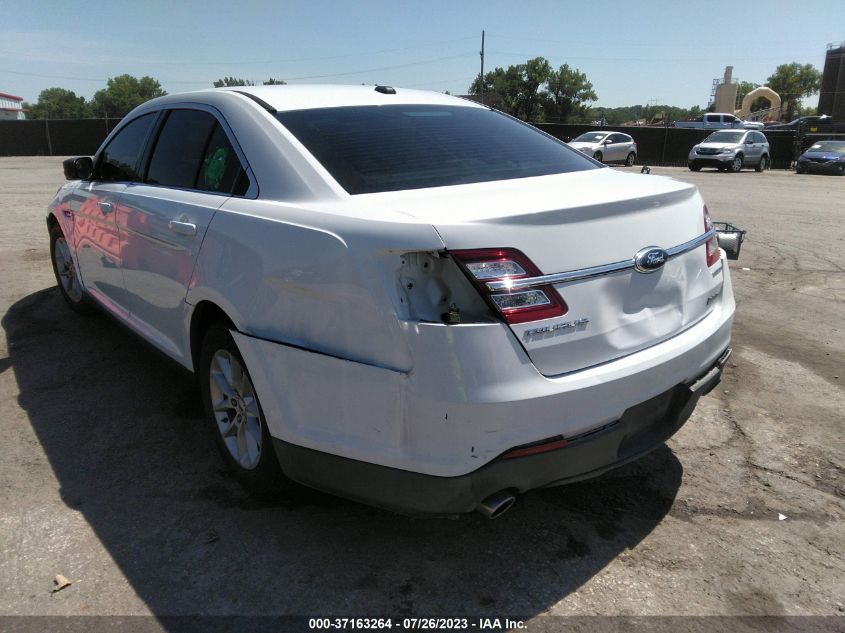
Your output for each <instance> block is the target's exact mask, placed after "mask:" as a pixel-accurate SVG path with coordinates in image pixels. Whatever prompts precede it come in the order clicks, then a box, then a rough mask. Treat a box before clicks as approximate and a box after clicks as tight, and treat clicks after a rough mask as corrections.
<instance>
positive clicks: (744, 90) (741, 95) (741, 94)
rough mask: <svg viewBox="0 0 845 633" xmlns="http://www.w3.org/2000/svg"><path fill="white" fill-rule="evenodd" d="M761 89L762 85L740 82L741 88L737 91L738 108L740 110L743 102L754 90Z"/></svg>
mask: <svg viewBox="0 0 845 633" xmlns="http://www.w3.org/2000/svg"><path fill="white" fill-rule="evenodd" d="M759 87H760V84H755V83H754V82H752V81H740V82H739V88H738V89H737V91H736V107H737V109H739V108H740V107H741V106H742V100H743V99H745V95H747V94H748V93H749V92H751V91H752V90H755V89H757V88H759Z"/></svg>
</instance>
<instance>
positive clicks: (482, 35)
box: [479, 30, 484, 105]
mask: <svg viewBox="0 0 845 633" xmlns="http://www.w3.org/2000/svg"><path fill="white" fill-rule="evenodd" d="M480 55H481V81H480V82H479V85H480V86H481V88H480V90H479V94H480V96H481V105H484V31H483V30H482V31H481V53H480Z"/></svg>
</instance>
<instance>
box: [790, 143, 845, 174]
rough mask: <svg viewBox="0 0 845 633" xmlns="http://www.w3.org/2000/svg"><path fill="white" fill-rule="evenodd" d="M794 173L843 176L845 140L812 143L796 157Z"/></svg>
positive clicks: (844, 168) (844, 171)
mask: <svg viewBox="0 0 845 633" xmlns="http://www.w3.org/2000/svg"><path fill="white" fill-rule="evenodd" d="M795 171H796V172H798V173H799V174H803V173H805V172H808V171H820V172H827V173H831V174H838V175H840V176H841V175H842V174H845V140H843V141H818V142H817V143H813V144H812V145H811V146H810V147H809V148H808V149H807V151H806V152H804V153H803V154H801V156H799V157H798V163H797V164H796V165H795Z"/></svg>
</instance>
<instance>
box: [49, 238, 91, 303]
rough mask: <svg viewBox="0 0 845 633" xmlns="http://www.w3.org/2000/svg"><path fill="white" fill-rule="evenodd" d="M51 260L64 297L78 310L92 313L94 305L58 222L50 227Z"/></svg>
mask: <svg viewBox="0 0 845 633" xmlns="http://www.w3.org/2000/svg"><path fill="white" fill-rule="evenodd" d="M50 260H51V261H52V263H53V273H54V274H55V275H56V283H57V284H58V286H59V292H60V293H61V295H62V298H63V299H64V300H65V301H66V302H67V304H68V305H69V306H70V307H71V309H73V310H75V311H76V312H79V313H80V314H92V313H93V312H94V307H93V306H92V305H91V304H90V303H89V302H88V299H87V297H86V296H85V292H84V291H83V290H82V284H81V283H80V280H79V272H78V271H77V269H76V263H75V262H74V260H73V255H72V254H71V251H70V245H69V244H68V243H67V239H65V234H64V233H63V232H62V227H60V226H59V224H58V223H56V224H54V225H53V226H51V227H50Z"/></svg>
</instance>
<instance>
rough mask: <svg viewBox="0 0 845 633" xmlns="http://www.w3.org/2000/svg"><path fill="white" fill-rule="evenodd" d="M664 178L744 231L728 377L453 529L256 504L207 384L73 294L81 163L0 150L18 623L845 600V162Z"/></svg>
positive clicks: (322, 499) (543, 611) (0, 466)
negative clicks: (64, 199)
mask: <svg viewBox="0 0 845 633" xmlns="http://www.w3.org/2000/svg"><path fill="white" fill-rule="evenodd" d="M623 169H624V168H623ZM631 171H638V168H636V167H635V168H633V169H632V170H631ZM656 175H668V176H672V177H675V178H679V179H681V180H685V181H688V182H692V183H694V184H696V185H698V187H699V188H700V189H701V192H702V195H703V196H704V199H705V201H706V202H707V204H708V207H709V209H710V212H711V215H712V216H713V218H714V220H728V221H732V222H734V223H735V224H737V225H739V226H741V227H742V228H744V229H746V230H747V231H748V239H747V241H746V243H745V244H744V245H743V248H742V254H741V257H740V260H739V261H738V262H732V263H731V272H732V275H733V280H734V291H735V294H736V299H737V317H736V322H735V329H734V355H733V357H732V358H731V361H730V363H729V365H728V367H727V371H726V373H725V377H724V379H723V382H722V384H721V385H720V386H719V387H718V388H717V389H716V390H715V391H714V392H713V393H712V394H711V395H709V396H708V397H706V398H704V399H702V401H701V402H700V404H699V406H698V409H697V410H696V412H695V413H694V415H693V417H692V418H691V420H690V421H689V422H688V423H687V425H686V426H685V427H684V428H683V429H682V430H681V431H680V432H679V433H678V435H676V436H675V437H674V438H673V439H672V440H670V441H669V442H668V444H667V445H666V446H665V447H662V448H660V449H658V450H656V451H655V452H653V453H652V454H650V455H649V456H648V457H646V458H645V459H643V460H641V461H640V462H638V463H635V464H632V465H629V466H625V467H623V468H619V469H617V470H615V471H612V472H611V473H609V474H607V475H605V476H603V477H601V478H600V479H596V480H593V481H589V482H584V483H579V484H573V485H569V486H566V487H560V488H551V489H545V490H540V491H535V492H532V493H529V494H527V495H524V496H523V497H521V498H520V499H519V500H518V502H517V504H516V505H515V507H514V508H513V509H512V510H511V511H510V512H509V513H507V514H505V515H504V516H503V517H502V518H501V519H499V520H496V521H488V520H485V519H483V518H482V517H481V516H480V515H477V514H472V515H466V516H462V517H460V518H458V519H456V520H445V519H420V518H408V517H403V516H396V515H393V514H390V513H387V512H382V511H379V510H374V509H372V508H369V507H366V506H362V505H359V504H356V503H352V502H348V501H345V500H342V499H338V498H335V497H331V496H328V495H324V494H320V493H317V492H311V491H307V490H303V491H301V492H300V493H297V494H296V495H294V496H293V497H291V498H289V499H285V500H282V499H276V500H260V499H256V498H253V497H250V496H249V495H248V494H246V493H245V492H244V491H243V490H242V489H241V488H240V487H239V486H238V484H237V483H236V482H235V481H233V480H232V479H231V478H230V477H229V476H228V475H227V473H226V472H225V471H224V470H223V468H222V461H221V460H220V458H219V457H218V455H217V454H216V452H215V447H214V444H213V438H212V436H211V434H210V432H209V431H208V430H207V428H206V427H205V425H204V422H203V420H202V418H201V404H200V399H199V395H198V393H197V390H196V389H195V388H194V385H193V383H192V381H191V378H190V376H188V375H187V374H184V373H182V372H181V371H180V370H178V369H177V368H175V367H174V366H172V365H171V364H169V362H168V361H166V360H165V359H163V358H162V357H161V356H159V355H158V354H156V353H155V352H153V351H150V349H148V348H147V347H146V346H145V345H144V344H142V343H141V342H139V341H138V340H137V339H136V338H134V337H133V336H132V335H130V334H129V333H127V332H126V331H125V330H124V329H122V328H121V327H120V326H118V325H116V324H115V323H114V322H112V321H111V320H110V319H108V318H106V317H104V316H95V317H89V318H86V317H82V316H79V315H77V314H75V313H73V312H71V311H70V310H69V309H67V308H66V307H65V305H64V304H63V302H62V300H61V298H60V296H59V293H58V291H57V289H56V288H55V282H54V278H53V273H52V270H51V266H50V260H49V254H48V241H47V232H46V225H45V222H44V218H45V215H46V205H47V203H48V202H49V200H50V198H51V197H52V195H53V193H54V192H55V190H56V188H57V187H58V186H59V184H60V183H61V181H62V173H61V159H60V158H55V157H52V158H0V270H2V276H3V283H2V285H0V315H2V335H0V437H2V444H0V446H2V458H0V615H13V614H16V615H115V614H120V615H132V614H155V615H159V616H164V615H190V614H220V615H244V614H246V615H262V614H295V615H343V614H347V615H358V616H370V617H376V616H384V615H393V616H401V615H434V616H458V615H473V616H479V615H488V616H491V617H506V616H509V615H517V614H518V615H521V616H523V617H527V618H536V617H538V616H544V615H550V614H551V615H569V614H579V615H593V614H599V615H775V616H783V615H796V616H798V615H819V616H837V615H842V612H843V611H845V606H843V601H845V560H843V552H845V522H844V521H843V518H845V457H844V456H845V450H843V448H845V433H844V432H843V431H845V419H844V418H845V413H843V412H845V178H837V177H827V176H812V175H796V174H794V173H791V172H785V171H768V172H765V173H762V174H758V173H754V172H752V171H748V172H743V173H740V174H724V173H716V172H712V171H704V172H701V173H691V172H689V171H687V170H686V169H675V168H654V169H653V170H652V175H643V176H642V177H643V178H654V177H655V176H656ZM327 389H328V387H327ZM57 574H62V575H64V576H65V577H67V578H68V579H70V580H72V581H73V584H72V585H71V586H69V587H67V588H66V589H64V590H62V591H60V592H57V593H52V592H51V590H52V589H53V588H54V585H53V578H54V577H55V576H56V575H57ZM538 621H539V620H538ZM839 622H840V623H845V620H839ZM163 626H164V625H163Z"/></svg>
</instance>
